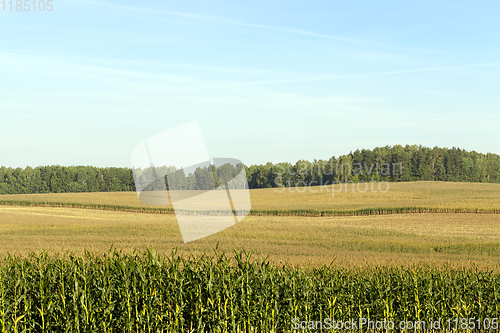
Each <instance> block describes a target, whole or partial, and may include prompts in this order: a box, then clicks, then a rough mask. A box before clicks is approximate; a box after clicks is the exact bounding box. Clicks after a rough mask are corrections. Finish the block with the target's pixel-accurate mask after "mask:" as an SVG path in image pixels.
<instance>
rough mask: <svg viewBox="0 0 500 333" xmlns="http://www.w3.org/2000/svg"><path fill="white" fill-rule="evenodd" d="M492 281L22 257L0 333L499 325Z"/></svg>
mask: <svg viewBox="0 0 500 333" xmlns="http://www.w3.org/2000/svg"><path fill="white" fill-rule="evenodd" d="M499 301H500V276H499V275H498V274H497V273H494V272H482V271H478V270H475V269H451V268H447V267H441V268H431V267H413V268H402V267H375V268H364V269H349V270H348V269H345V268H336V267H334V266H332V265H330V266H322V267H320V268H297V267H290V266H287V265H278V264H274V263H270V262H268V261H266V260H265V259H262V258H261V259H253V258H252V255H251V253H246V252H244V251H234V255H232V256H228V255H226V254H224V253H219V252H218V250H217V249H214V251H213V254H212V255H209V256H206V255H204V256H189V257H183V256H180V255H178V254H177V253H176V251H173V252H172V253H171V254H168V255H158V254H156V253H155V251H154V250H147V251H145V252H135V253H131V254H126V253H123V252H121V251H116V250H110V251H109V252H107V253H104V254H92V253H89V252H87V253H85V254H83V255H75V254H72V253H66V254H61V255H48V254H47V253H31V254H30V255H28V256H26V257H16V256H12V255H7V256H4V257H3V258H2V260H1V263H0V324H1V329H2V332H290V331H292V320H293V319H294V318H298V319H300V320H301V321H315V320H323V319H325V318H335V320H345V321H347V320H351V319H353V318H354V319H355V318H370V319H372V320H384V319H391V320H394V321H400V320H401V321H402V320H406V321H408V320H431V319H434V320H436V319H437V318H441V319H442V320H446V319H448V318H462V317H463V318H472V317H474V318H498V316H499V305H500V302H499Z"/></svg>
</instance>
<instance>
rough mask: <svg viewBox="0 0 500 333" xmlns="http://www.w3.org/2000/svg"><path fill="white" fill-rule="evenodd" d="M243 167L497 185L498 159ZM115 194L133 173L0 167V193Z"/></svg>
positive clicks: (262, 181) (285, 173)
mask: <svg viewBox="0 0 500 333" xmlns="http://www.w3.org/2000/svg"><path fill="white" fill-rule="evenodd" d="M244 167H245V170H246V175H247V180H248V185H249V187H250V188H266V187H280V186H309V185H320V184H331V183H338V182H354V183H356V182H362V181H364V182H367V181H389V182H400V181H416V180H435V181H455V182H461V181H462V182H490V183H500V156H499V155H497V154H491V153H488V154H482V153H478V152H475V151H472V152H468V151H465V150H463V149H459V148H451V149H449V148H439V147H434V148H428V147H423V146H417V145H411V146H410V145H406V146H401V145H395V146H385V147H377V148H375V149H373V150H366V149H363V150H356V151H354V152H351V153H349V154H347V155H342V156H339V157H331V158H330V159H329V160H314V161H313V162H310V161H305V160H299V161H297V162H296V163H295V164H292V163H278V164H273V163H270V162H269V163H266V164H265V165H252V166H244ZM210 168H212V171H213V172H214V175H215V176H216V177H215V178H216V179H220V175H219V172H218V170H219V169H220V170H222V169H221V168H219V169H216V168H213V167H210ZM168 170H169V172H170V177H169V179H170V181H171V182H174V181H175V179H176V178H175V175H178V177H179V178H178V182H179V184H181V185H180V188H186V189H191V188H193V189H196V188H197V187H196V186H197V185H196V184H197V183H198V184H200V183H201V182H200V181H198V182H197V178H196V177H197V175H198V176H200V175H203V174H204V175H205V176H206V173H207V170H208V167H205V169H203V168H198V169H197V170H195V171H194V172H193V173H189V174H188V175H185V174H184V171H183V170H176V169H175V168H172V167H170V168H168ZM208 172H210V171H208ZM140 173H141V170H139V172H137V170H136V176H137V174H140ZM174 174H175V175H174ZM232 174H234V172H233V173H232ZM198 180H199V179H198ZM226 181H227V180H226ZM179 184H176V186H177V187H179ZM167 186H168V184H167ZM115 191H135V182H134V173H133V171H132V169H130V168H114V167H112V168H98V167H92V166H59V165H55V166H42V167H36V168H32V167H26V168H25V169H23V168H7V167H0V194H15V193H50V192H54V193H62V192H115Z"/></svg>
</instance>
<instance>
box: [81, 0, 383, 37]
mask: <svg viewBox="0 0 500 333" xmlns="http://www.w3.org/2000/svg"><path fill="white" fill-rule="evenodd" d="M73 1H74V2H80V3H85V4H89V5H95V6H102V7H108V8H114V9H121V10H127V11H135V12H141V13H150V14H162V15H169V16H177V17H183V18H187V19H192V20H200V21H208V22H214V23H218V24H228V25H236V26H244V27H251V28H257V29H265V30H274V31H280V32H284V33H290V34H297V35H303V36H311V37H318V38H326V39H332V40H338V41H343V42H351V43H361V44H374V43H372V42H370V41H366V40H361V39H355V38H348V37H342V36H335V35H328V34H320V33H316V32H312V31H307V30H302V29H295V28H288V27H280V26H272V25H266V24H255V23H247V22H241V21H234V20H230V19H226V18H223V17H216V16H206V15H199V14H192V13H185V12H175V11H168V10H161V9H152V8H146V7H136V6H123V5H116V4H111V3H107V2H100V1H92V0H73Z"/></svg>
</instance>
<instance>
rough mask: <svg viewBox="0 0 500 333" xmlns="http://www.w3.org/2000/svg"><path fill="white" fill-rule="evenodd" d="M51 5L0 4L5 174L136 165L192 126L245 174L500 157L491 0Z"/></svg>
mask: <svg viewBox="0 0 500 333" xmlns="http://www.w3.org/2000/svg"><path fill="white" fill-rule="evenodd" d="M35 1H36V4H37V6H39V5H40V4H39V0H35ZM51 4H52V5H53V10H52V11H50V12H49V11H47V10H45V11H40V8H39V7H37V8H36V9H35V11H32V9H31V10H30V11H24V10H21V11H17V10H16V7H15V6H14V8H13V9H12V10H11V9H10V7H9V5H8V4H7V5H6V7H5V8H4V7H3V4H0V139H1V145H0V165H4V166H12V167H18V166H19V167H25V166H27V165H30V166H38V165H53V164H60V165H93V166H126V167H130V166H131V162H130V155H131V152H132V150H133V149H134V147H135V146H136V145H137V144H139V143H140V142H142V141H144V140H146V139H147V138H148V137H151V136H153V135H155V134H156V133H158V132H161V131H163V130H166V129H168V128H172V127H175V126H178V125H181V124H184V123H187V122H191V121H194V120H197V121H199V124H200V126H201V129H202V131H203V135H204V139H205V143H206V146H207V149H208V152H209V154H210V155H211V156H212V157H231V158H238V159H240V160H242V161H243V162H244V163H245V164H260V163H265V162H277V161H290V162H295V161H297V160H298V159H308V160H313V159H328V158H329V157H331V156H332V155H336V156H337V155H340V154H346V153H349V152H350V151H351V150H355V149H357V148H360V149H361V148H368V149H372V148H374V147H377V146H385V145H394V144H422V145H424V146H430V147H433V146H442V147H450V148H451V147H453V146H455V147H461V148H465V149H467V150H476V151H478V152H482V153H487V152H493V153H500V134H499V133H500V112H499V111H500V93H499V92H500V2H498V1H496V0H495V1H475V2H471V1H439V2H436V1H427V0H425V1H413V2H403V1H355V2H354V1H349V2H348V1H342V2H341V1H331V0H330V1H307V2H305V1H269V0H266V1H260V0H258V1H213V0H210V1H128V0H122V1H117V0H113V1H112V0H105V1H86V0H53V1H52V2H51ZM31 6H32V5H31ZM42 8H43V6H42Z"/></svg>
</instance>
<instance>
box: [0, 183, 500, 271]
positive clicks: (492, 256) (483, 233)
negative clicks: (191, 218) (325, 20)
mask: <svg viewBox="0 0 500 333" xmlns="http://www.w3.org/2000/svg"><path fill="white" fill-rule="evenodd" d="M389 185H390V189H389V191H388V192H387V193H381V192H378V193H371V192H367V193H361V192H357V191H354V192H350V190H348V192H347V193H345V192H343V193H335V196H333V197H332V193H331V192H330V193H328V192H326V188H323V193H321V188H320V187H318V188H316V190H317V191H318V193H313V192H311V191H310V189H306V191H304V192H303V193H298V192H297V191H296V189H295V188H294V189H293V190H294V192H289V191H288V190H287V191H284V192H282V193H278V192H277V191H275V189H262V190H251V199H252V209H262V210H265V209H283V210H286V209H334V210H343V209H361V208H376V207H403V206H422V207H446V208H470V209H473V208H484V209H491V208H499V207H500V185H496V184H470V183H433V182H414V183H390V184H389ZM312 189H313V190H314V189H315V188H312ZM0 200H30V201H46V202H48V201H54V202H72V203H75V202H76V203H87V204H89V203H93V204H111V205H124V206H134V207H139V206H145V205H143V204H141V203H140V202H139V201H138V199H137V195H136V194H135V193H123V192H122V193H82V194H72V193H71V194H37V195H2V196H0ZM0 239H1V243H0V244H1V245H0V252H1V253H7V252H9V253H18V254H25V253H27V252H29V251H48V252H65V251H74V252H83V251H84V250H88V251H96V252H103V251H107V250H108V249H109V248H111V247H114V248H116V249H123V250H124V251H132V250H133V249H139V250H143V249H145V248H146V247H152V248H154V249H156V250H157V251H159V252H170V251H171V250H172V249H173V248H177V249H178V251H179V252H180V253H201V252H203V253H206V252H209V251H211V250H210V247H215V246H217V244H219V245H218V246H219V249H222V250H224V251H225V252H227V253H230V252H231V251H232V249H233V248H234V249H245V250H252V251H254V252H255V253H257V254H258V255H261V254H262V255H269V259H270V260H272V261H274V262H288V263H290V264H293V265H301V266H303V265H306V266H307V265H313V266H317V265H321V264H328V263H331V262H332V261H333V262H334V263H335V264H336V265H341V266H345V267H354V266H355V267H359V266H364V265H379V264H380V265H405V266H410V265H413V264H423V263H427V264H430V265H442V264H445V263H447V264H448V265H450V266H461V265H465V266H469V265H471V264H476V265H478V266H479V267H480V268H486V267H490V268H492V269H498V267H497V265H498V263H499V259H500V214H395V215H381V216H338V217H300V216H286V217H284V216H283V217H281V216H248V217H246V218H245V219H244V220H243V221H242V222H240V223H238V224H236V225H235V226H233V227H231V228H229V229H226V230H224V231H222V232H220V233H218V234H215V235H212V236H210V237H207V238H204V239H200V240H197V241H194V242H191V243H187V244H184V243H183V242H182V237H181V235H180V231H179V227H178V225H177V221H176V219H175V215H168V214H167V215H160V214H147V213H136V212H122V211H103V210H92V209H76V208H57V207H20V206H9V205H3V206H0Z"/></svg>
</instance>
